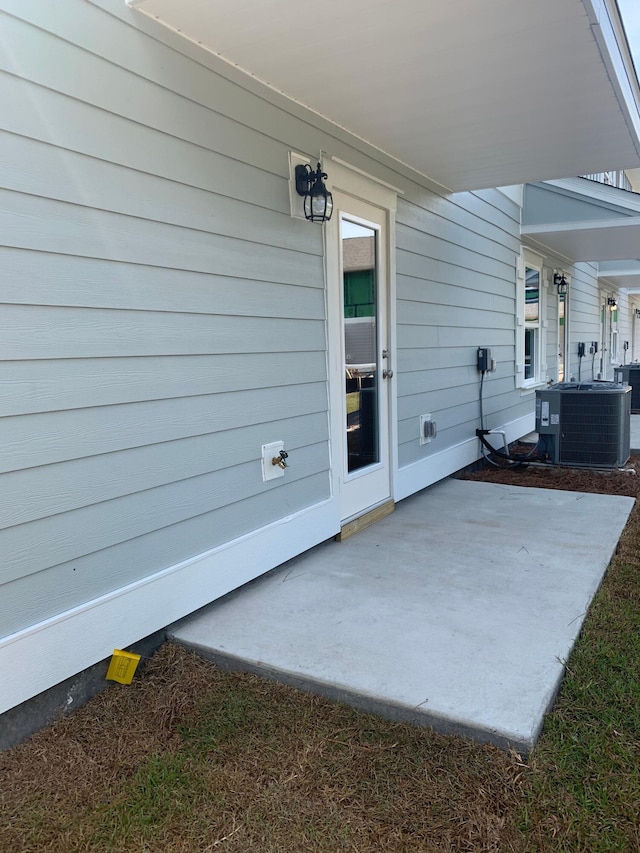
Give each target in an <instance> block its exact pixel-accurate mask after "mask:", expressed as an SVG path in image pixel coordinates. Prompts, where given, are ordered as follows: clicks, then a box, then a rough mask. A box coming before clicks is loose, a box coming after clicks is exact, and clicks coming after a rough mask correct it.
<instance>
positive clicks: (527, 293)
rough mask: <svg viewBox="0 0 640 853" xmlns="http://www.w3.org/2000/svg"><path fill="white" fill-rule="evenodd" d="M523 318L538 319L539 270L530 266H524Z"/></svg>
mask: <svg viewBox="0 0 640 853" xmlns="http://www.w3.org/2000/svg"><path fill="white" fill-rule="evenodd" d="M524 319H525V321H529V322H532V321H537V320H539V319H540V270H536V269H533V268H532V267H525V282H524Z"/></svg>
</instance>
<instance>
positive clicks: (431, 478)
mask: <svg viewBox="0 0 640 853" xmlns="http://www.w3.org/2000/svg"><path fill="white" fill-rule="evenodd" d="M534 428H535V415H534V414H533V413H531V414H529V415H524V416H523V417H521V418H517V419H516V420H515V421H511V422H510V423H508V424H504V425H502V426H499V427H498V426H495V427H492V429H501V430H504V432H505V433H506V437H507V441H508V442H511V441H515V440H516V439H518V438H521V437H522V436H523V435H527V434H528V433H530V432H532V431H533V430H534ZM499 444H500V443H498V445H496V446H499ZM481 455H482V451H481V448H480V441H479V440H478V439H477V438H476V437H475V436H474V437H473V438H469V439H467V440H466V441H463V442H461V443H460V444H456V445H454V446H453V447H448V448H446V450H441V451H440V452H439V453H433V454H431V455H430V456H427V457H425V458H424V459H421V460H420V462H414V463H413V464H412V465H407V466H406V467H405V468H400V470H399V471H398V474H397V477H396V481H395V485H396V489H395V499H396V500H397V501H400V500H402V499H403V498H407V497H409V495H413V494H415V493H416V492H419V491H420V490H421V489H426V488H427V486H431V485H433V483H437V482H438V481H439V480H443V479H444V478H445V477H448V476H449V475H450V474H455V472H456V471H459V470H460V469H461V468H465V467H466V466H467V465H472V464H473V463H474V462H476V461H477V460H478V459H480V457H481Z"/></svg>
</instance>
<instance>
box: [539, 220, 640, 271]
mask: <svg viewBox="0 0 640 853" xmlns="http://www.w3.org/2000/svg"><path fill="white" fill-rule="evenodd" d="M523 233H524V234H526V235H527V236H528V237H530V238H532V239H533V240H535V241H536V242H538V243H540V244H542V245H543V246H546V248H548V249H550V250H551V251H552V252H555V253H557V254H559V255H564V256H565V257H567V258H570V259H571V260H573V261H614V260H621V259H624V258H629V257H632V256H633V255H634V254H638V248H639V247H640V217H631V216H628V217H624V218H622V219H619V220H617V221H615V220H610V219H606V220H601V221H600V222H597V221H596V222H575V223H568V224H565V225H534V226H531V227H530V228H527V229H523Z"/></svg>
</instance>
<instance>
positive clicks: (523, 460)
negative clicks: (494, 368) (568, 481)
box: [476, 370, 539, 468]
mask: <svg viewBox="0 0 640 853" xmlns="http://www.w3.org/2000/svg"><path fill="white" fill-rule="evenodd" d="M486 372H487V371H485V370H482V371H481V377H480V429H477V430H476V436H477V437H478V438H479V439H480V442H481V444H482V446H483V447H485V448H486V449H487V450H488V451H489V453H490V454H492V455H493V456H498V457H499V458H500V459H504V460H506V461H507V462H509V463H510V464H509V465H507V466H505V467H507V468H526V467H527V465H528V463H529V462H533V461H536V460H537V459H539V457H537V456H533V453H534V451H536V450H537V449H538V445H537V444H536V445H535V446H534V447H533V448H532V449H531V450H530V451H529V453H526V454H519V453H516V454H509V453H505V452H504V451H502V450H498V449H497V448H495V447H494V446H493V445H492V444H490V443H489V442H488V441H487V439H486V438H485V436H487V435H491V430H490V429H485V428H484V406H483V400H482V390H483V386H484V375H485V373H486ZM485 459H487V461H488V462H491V464H492V465H496V463H495V462H493V460H491V459H489V458H488V457H485ZM498 467H500V466H498Z"/></svg>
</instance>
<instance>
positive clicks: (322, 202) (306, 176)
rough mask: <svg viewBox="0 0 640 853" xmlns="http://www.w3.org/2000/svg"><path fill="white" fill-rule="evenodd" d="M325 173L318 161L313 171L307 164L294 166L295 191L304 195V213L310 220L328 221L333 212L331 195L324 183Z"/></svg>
mask: <svg viewBox="0 0 640 853" xmlns="http://www.w3.org/2000/svg"><path fill="white" fill-rule="evenodd" d="M326 177H327V173H326V172H323V171H322V168H321V166H320V163H318V168H317V169H316V170H315V172H314V171H313V169H312V168H311V166H309V165H308V164H305V165H304V166H303V165H300V166H296V192H297V193H298V195H301V196H304V215H305V217H306V218H307V219H308V220H309V221H310V222H328V221H329V219H331V214H332V213H333V196H332V195H331V193H330V192H329V190H328V189H327V188H326V186H325V185H324V178H326Z"/></svg>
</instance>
